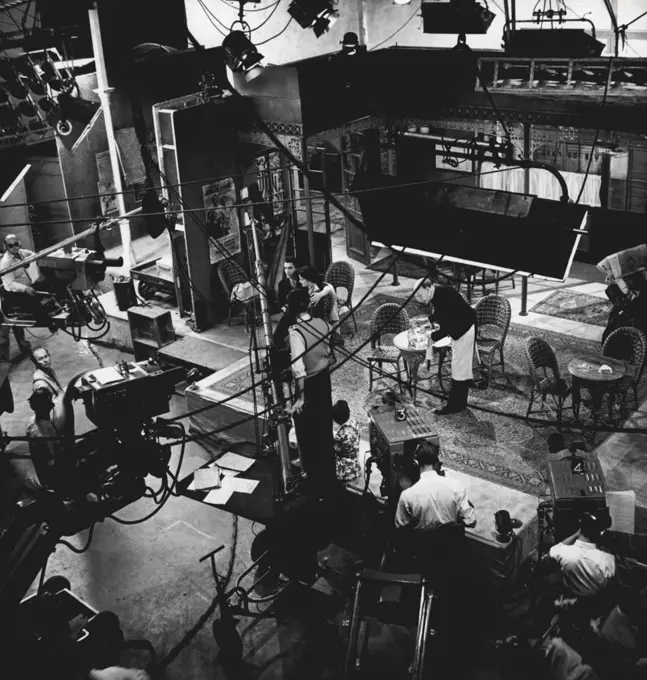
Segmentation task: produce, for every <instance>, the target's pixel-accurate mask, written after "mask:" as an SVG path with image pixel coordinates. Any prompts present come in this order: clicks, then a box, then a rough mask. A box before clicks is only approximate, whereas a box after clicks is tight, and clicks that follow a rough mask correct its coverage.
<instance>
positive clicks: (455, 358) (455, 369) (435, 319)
mask: <svg viewBox="0 0 647 680" xmlns="http://www.w3.org/2000/svg"><path fill="white" fill-rule="evenodd" d="M436 281H437V270H436V265H435V264H432V265H431V266H430V267H429V275H428V278H426V279H423V281H422V282H421V283H420V284H418V288H419V290H418V292H416V298H417V299H424V300H425V301H426V302H427V303H429V304H431V306H432V307H433V311H432V313H431V314H430V315H429V321H430V322H431V323H435V324H437V325H438V330H435V331H433V332H432V334H431V339H432V341H433V342H437V341H438V340H441V339H442V338H445V337H447V336H449V337H450V338H451V341H452V366H451V371H452V385H451V389H450V391H449V398H448V400H447V403H446V404H445V406H443V407H442V408H439V409H436V410H435V411H434V413H436V415H439V416H443V415H447V414H450V413H458V412H459V411H462V410H463V409H465V408H466V407H467V396H468V393H469V388H470V383H471V382H472V381H473V379H474V371H473V366H474V358H475V352H476V351H477V350H476V312H475V311H474V309H473V308H472V307H470V305H469V303H468V302H467V300H465V298H464V297H463V296H462V295H461V294H460V293H459V292H458V291H457V290H456V289H455V288H453V287H452V286H446V285H440V284H438V283H437V282H436Z"/></svg>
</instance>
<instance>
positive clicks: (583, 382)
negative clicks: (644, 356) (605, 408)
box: [568, 353, 627, 426]
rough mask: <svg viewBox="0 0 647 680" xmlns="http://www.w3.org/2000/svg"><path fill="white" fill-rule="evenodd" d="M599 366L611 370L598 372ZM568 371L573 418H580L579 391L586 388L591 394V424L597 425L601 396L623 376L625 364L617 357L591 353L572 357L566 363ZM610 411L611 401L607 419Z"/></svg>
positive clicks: (611, 407)
mask: <svg viewBox="0 0 647 680" xmlns="http://www.w3.org/2000/svg"><path fill="white" fill-rule="evenodd" d="M601 366H608V367H609V368H610V369H611V370H610V371H604V372H600V370H599V369H600V367H601ZM568 372H569V373H570V374H571V376H572V378H573V415H574V416H575V419H576V420H579V419H580V404H581V402H582V394H581V392H582V389H586V390H588V391H589V394H590V395H591V402H592V405H591V415H592V417H593V425H594V426H595V425H597V423H598V421H599V419H600V410H601V407H602V398H603V397H604V395H605V394H606V393H607V392H610V391H611V390H613V388H614V387H615V386H616V385H617V383H618V382H619V381H620V380H621V379H622V378H623V377H624V375H625V373H626V372H627V369H626V365H625V364H624V362H622V361H618V360H617V359H612V358H611V357H605V356H603V355H602V354H598V353H591V354H585V355H583V356H580V357H576V358H575V359H572V360H571V361H570V362H569V364H568ZM612 411H613V401H610V402H609V420H612V416H613V412H612Z"/></svg>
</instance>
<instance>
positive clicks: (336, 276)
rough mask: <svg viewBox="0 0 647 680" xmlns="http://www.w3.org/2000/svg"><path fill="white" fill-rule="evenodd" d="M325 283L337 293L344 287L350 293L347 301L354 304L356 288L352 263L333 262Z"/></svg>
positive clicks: (327, 272)
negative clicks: (354, 290)
mask: <svg viewBox="0 0 647 680" xmlns="http://www.w3.org/2000/svg"><path fill="white" fill-rule="evenodd" d="M324 281H326V282H327V283H329V284H330V285H331V286H332V287H333V288H334V289H335V291H337V288H339V287H340V286H343V287H344V288H345V289H346V290H347V291H348V297H347V300H348V302H349V303H351V304H352V302H353V288H354V287H355V269H354V268H353V265H352V264H350V262H343V261H341V262H333V263H332V264H331V265H330V267H328V270H327V271H326V276H325V277H324Z"/></svg>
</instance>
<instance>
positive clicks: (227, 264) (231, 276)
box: [217, 260, 249, 298]
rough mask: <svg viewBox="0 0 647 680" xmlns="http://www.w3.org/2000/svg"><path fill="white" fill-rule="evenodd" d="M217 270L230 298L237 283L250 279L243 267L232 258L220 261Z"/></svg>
mask: <svg viewBox="0 0 647 680" xmlns="http://www.w3.org/2000/svg"><path fill="white" fill-rule="evenodd" d="M217 271H218V278H219V279H220V283H221V284H222V287H223V288H224V289H225V291H226V293H227V297H228V298H231V291H232V290H233V289H234V286H235V285H236V284H238V283H245V281H249V276H247V274H246V273H245V270H244V269H243V267H242V266H241V265H239V264H237V263H235V262H234V261H232V260H223V261H222V262H220V264H218V268H217Z"/></svg>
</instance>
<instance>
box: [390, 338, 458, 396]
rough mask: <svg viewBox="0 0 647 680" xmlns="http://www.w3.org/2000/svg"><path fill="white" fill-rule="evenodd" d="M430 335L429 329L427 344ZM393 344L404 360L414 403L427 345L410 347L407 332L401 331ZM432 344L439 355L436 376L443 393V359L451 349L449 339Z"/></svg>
mask: <svg viewBox="0 0 647 680" xmlns="http://www.w3.org/2000/svg"><path fill="white" fill-rule="evenodd" d="M430 335H431V329H429V332H428V333H427V336H428V342H430V341H431V338H430V337H429V336H430ZM393 344H394V345H395V347H397V348H398V349H399V350H400V352H401V353H402V358H403V359H404V363H405V366H406V368H407V375H408V377H409V381H408V388H409V391H410V392H411V397H412V399H413V400H414V401H415V400H416V386H417V384H418V372H419V370H420V364H422V363H423V362H424V361H425V359H426V357H427V348H428V344H427V345H424V346H420V345H416V346H411V345H410V344H409V331H402V333H398V334H397V335H396V336H395V337H394V338H393ZM432 344H433V348H434V352H438V354H439V360H438V374H437V375H438V384H439V386H440V388H441V389H442V391H443V392H445V387H444V386H443V380H442V367H443V362H444V360H445V357H446V356H447V353H448V351H449V349H450V347H451V339H450V338H449V337H447V338H443V339H442V340H439V341H438V342H434V343H432Z"/></svg>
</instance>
